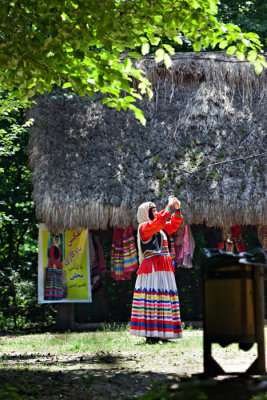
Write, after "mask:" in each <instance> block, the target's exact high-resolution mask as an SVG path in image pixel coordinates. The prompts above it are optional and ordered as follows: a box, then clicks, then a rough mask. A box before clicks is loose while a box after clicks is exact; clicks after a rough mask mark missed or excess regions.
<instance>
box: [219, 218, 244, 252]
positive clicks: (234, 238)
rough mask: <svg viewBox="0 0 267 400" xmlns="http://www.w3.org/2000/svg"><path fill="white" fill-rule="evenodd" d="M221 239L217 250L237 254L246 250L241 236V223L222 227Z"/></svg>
mask: <svg viewBox="0 0 267 400" xmlns="http://www.w3.org/2000/svg"><path fill="white" fill-rule="evenodd" d="M222 239H223V240H222V241H221V242H220V243H219V250H223V251H227V252H228V253H232V254H238V253H243V252H244V251H246V246H245V243H244V240H243V237H242V229H241V225H235V226H232V227H231V230H230V229H229V228H224V229H223V231H222Z"/></svg>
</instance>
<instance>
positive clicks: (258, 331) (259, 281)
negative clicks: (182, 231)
mask: <svg viewBox="0 0 267 400" xmlns="http://www.w3.org/2000/svg"><path fill="white" fill-rule="evenodd" d="M250 267H251V277H252V280H253V282H252V285H251V282H250V285H251V286H249V288H248V286H246V285H248V283H247V282H248V281H247V280H245V279H246V278H245V277H244V276H243V278H242V277H241V278H240V279H241V281H239V288H240V293H241V294H242V301H241V310H239V311H240V315H241V319H242V324H240V326H239V327H238V329H237V332H235V328H236V321H234V319H235V318H233V317H234V316H233V309H232V310H229V313H230V314H231V313H232V314H231V315H230V318H229V320H230V322H229V324H228V326H226V329H225V331H222V329H221V331H220V332H217V334H214V332H216V327H215V330H214V329H213V328H214V325H216V323H218V325H220V322H221V321H220V320H219V319H220V318H221V316H220V315H219V314H218V316H217V321H216V319H214V318H213V321H212V323H211V322H210V321H209V320H208V319H207V318H208V314H209V315H212V316H213V317H214V315H216V314H214V312H209V313H207V309H209V310H210V309H211V308H213V307H214V308H215V309H216V304H220V302H224V299H219V297H220V296H219V295H220V293H219V292H218V293H217V298H216V295H215V293H216V290H214V291H213V292H212V291H211V296H210V295H209V293H208V292H207V284H206V283H207V282H206V274H205V271H203V310H204V312H203V314H204V320H203V334H204V375H208V376H217V375H232V374H235V375H236V374H239V373H238V371H233V372H227V373H226V372H225V371H224V369H223V368H222V367H221V366H220V365H219V364H218V363H217V362H216V361H215V360H214V358H213V357H212V351H211V350H212V349H211V346H212V343H219V344H221V345H222V346H223V347H224V346H227V345H229V344H230V343H239V346H240V348H242V349H244V350H248V349H249V348H250V347H251V346H252V345H253V344H254V343H257V347H258V357H257V359H256V360H255V361H254V362H253V363H252V364H251V366H250V367H249V368H248V369H247V371H246V372H245V373H243V374H245V375H254V374H260V375H262V374H265V373H266V368H265V346H264V267H263V266H258V265H257V266H250ZM239 268H242V267H240V265H239ZM246 272H247V271H246ZM235 279H238V278H237V277H236V276H235ZM212 283H214V284H215V285H216V281H215V280H214V281H212V282H210V283H209V285H211V284H212ZM220 284H221V283H220ZM230 286H231V285H227V282H226V285H225V291H226V292H225V299H226V300H227V299H229V298H231V299H234V296H236V295H237V294H236V293H229V292H227V290H228V289H229V287H230ZM209 287H211V286H209ZM227 288H228V289H227ZM228 291H229V290H228ZM213 295H214V296H213ZM244 296H245V297H244ZM246 296H247V297H248V296H250V297H251V298H250V303H251V304H250V307H251V308H250V309H249V308H248V307H247V298H246ZM212 297H213V298H212ZM244 298H245V300H244ZM239 301H240V299H239ZM211 302H212V303H211ZM214 308H213V310H214ZM213 310H212V311H213ZM248 311H249V313H254V316H252V317H251V315H247V312H248ZM215 312H216V311H215ZM227 312H228V310H227V309H225V313H226V315H223V317H224V318H225V320H226V321H228V320H227ZM240 315H237V318H236V319H240ZM248 318H250V326H249V328H248V329H246V327H245V329H244V330H243V327H244V321H245V324H246V323H247V321H248ZM251 318H253V319H252V320H253V324H252V325H253V326H252V328H251ZM231 325H232V326H231ZM247 326H248V324H247ZM242 330H243V332H241V331H242Z"/></svg>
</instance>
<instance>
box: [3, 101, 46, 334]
mask: <svg viewBox="0 0 267 400" xmlns="http://www.w3.org/2000/svg"><path fill="white" fill-rule="evenodd" d="M2 100H3V99H2ZM0 102H1V97H0ZM9 107H10V111H9V112H8V111H6V112H5V114H4V115H3V116H2V118H1V120H0V248H1V251H0V288H1V289H0V310H1V311H0V330H5V329H13V328H23V327H25V326H29V325H30V322H31V321H34V319H35V320H36V321H37V320H38V319H41V320H45V319H46V317H44V312H46V309H45V308H44V307H43V308H42V309H40V306H38V305H37V232H38V229H37V221H36V217H35V211H34V205H33V201H32V199H31V191H32V187H31V173H30V171H29V170H28V168H27V159H28V155H27V142H28V137H29V132H28V130H29V127H30V125H31V123H32V121H28V122H25V115H24V114H25V113H24V109H23V108H22V107H20V106H19V102H12V103H11V102H9Z"/></svg>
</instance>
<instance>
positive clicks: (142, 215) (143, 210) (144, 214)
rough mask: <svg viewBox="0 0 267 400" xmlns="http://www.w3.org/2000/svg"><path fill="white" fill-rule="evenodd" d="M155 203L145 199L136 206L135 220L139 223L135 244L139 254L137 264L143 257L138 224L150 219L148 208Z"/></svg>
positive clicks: (152, 206)
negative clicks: (144, 201)
mask: <svg viewBox="0 0 267 400" xmlns="http://www.w3.org/2000/svg"><path fill="white" fill-rule="evenodd" d="M154 207H156V205H155V204H154V203H152V202H151V201H147V202H146V203H142V204H141V205H140V206H139V207H138V211H137V221H138V223H139V226H138V230H137V246H138V254H139V264H141V262H142V261H143V259H144V255H143V252H142V249H141V238H140V225H141V224H143V223H144V222H149V221H151V219H150V218H149V214H148V212H149V209H150V208H154Z"/></svg>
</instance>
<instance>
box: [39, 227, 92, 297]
mask: <svg viewBox="0 0 267 400" xmlns="http://www.w3.org/2000/svg"><path fill="white" fill-rule="evenodd" d="M54 302H56V303H59V302H61V303H86V302H87V303H90V302H92V292H91V278H90V260H89V244H88V231H87V230H86V229H75V230H71V231H65V232H60V233H58V234H55V235H54V234H51V233H50V232H49V231H48V229H47V227H46V225H45V224H40V225H39V251H38V303H54Z"/></svg>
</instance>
